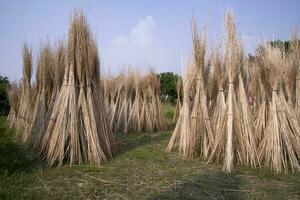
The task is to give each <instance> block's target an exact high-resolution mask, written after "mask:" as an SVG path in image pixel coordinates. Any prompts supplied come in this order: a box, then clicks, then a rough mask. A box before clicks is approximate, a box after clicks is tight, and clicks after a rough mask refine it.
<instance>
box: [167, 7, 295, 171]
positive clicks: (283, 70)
mask: <svg viewBox="0 0 300 200" xmlns="http://www.w3.org/2000/svg"><path fill="white" fill-rule="evenodd" d="M192 28H193V53H192V56H191V58H190V59H188V61H187V67H186V71H185V72H184V73H183V78H182V81H183V84H182V85H183V87H182V88H183V101H182V107H181V110H180V114H179V118H178V121H177V125H176V128H175V130H174V132H173V135H172V137H171V139H170V142H169V144H168V146H167V149H166V150H167V151H168V152H169V151H171V150H174V149H175V150H178V151H179V153H180V154H181V155H182V156H183V157H184V158H187V159H191V158H193V157H196V156H200V157H202V158H203V159H204V160H206V161H207V162H216V163H222V164H223V170H224V171H226V172H231V171H232V170H233V168H234V165H235V164H239V165H247V166H251V167H266V168H269V169H271V170H273V171H274V172H276V173H280V172H285V173H287V172H288V171H292V172H299V171H300V167H299V159H300V126H299V114H300V113H299V105H300V104H299V102H300V101H299V91H300V89H299V88H300V81H299V74H300V65H299V64H300V62H299V58H300V57H299V56H300V48H299V47H300V46H299V43H300V42H299V40H298V37H297V34H296V32H294V33H293V34H292V39H291V46H290V50H289V51H286V50H283V49H280V48H279V47H276V46H271V44H267V45H263V46H261V47H262V48H259V50H258V51H257V52H256V55H255V56H254V58H252V59H250V58H247V57H246V56H245V55H244V52H243V48H242V44H241V42H240V39H239V38H238V35H237V32H236V27H235V22H234V16H233V13H232V11H228V12H227V13H226V16H225V29H226V32H225V37H224V38H225V40H224V47H223V48H222V49H223V52H224V53H223V54H221V53H220V49H219V48H214V49H213V50H212V52H211V55H210V56H208V57H209V59H208V60H209V62H207V60H206V59H205V49H206V43H205V41H206V36H205V33H203V34H202V35H201V36H199V34H198V32H197V28H196V26H195V22H194V21H193V27H192ZM199 38H201V39H199ZM204 74H205V75H206V76H208V78H205V77H204Z"/></svg>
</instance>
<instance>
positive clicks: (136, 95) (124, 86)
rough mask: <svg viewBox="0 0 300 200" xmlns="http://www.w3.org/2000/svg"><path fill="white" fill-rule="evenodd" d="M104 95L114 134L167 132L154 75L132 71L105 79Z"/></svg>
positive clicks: (157, 83) (158, 84)
mask: <svg viewBox="0 0 300 200" xmlns="http://www.w3.org/2000/svg"><path fill="white" fill-rule="evenodd" d="M102 85H103V91H104V97H105V99H106V103H107V107H108V108H109V113H110V126H111V128H112V130H113V131H114V132H123V133H130V132H142V131H143V132H145V131H146V132H153V131H163V130H165V129H166V123H165V119H164V116H163V113H162V107H161V102H160V83H159V80H158V78H157V77H156V75H155V74H154V73H153V72H149V73H147V74H146V75H142V74H141V73H139V72H137V71H135V70H133V69H131V70H128V71H127V72H123V73H121V74H120V75H118V76H117V77H111V76H109V75H107V76H106V77H105V78H104V79H103V84H102Z"/></svg>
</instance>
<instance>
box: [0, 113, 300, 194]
mask: <svg viewBox="0 0 300 200" xmlns="http://www.w3.org/2000/svg"><path fill="white" fill-rule="evenodd" d="M4 121H5V118H3V117H2V118H0V199H138V200H140V199H178V200H181V199H299V198H300V175H299V174H289V175H284V174H280V175H274V174H273V173H270V171H267V170H257V169H256V170H253V169H248V168H246V167H237V168H236V169H235V171H234V172H233V173H232V174H226V173H224V172H222V171H221V168H220V166H218V165H205V163H203V162H201V161H200V160H198V159H195V160H192V161H187V160H183V159H181V158H180V157H179V156H178V155H177V154H175V153H165V152H164V150H165V147H166V144H167V142H168V140H169V139H170V136H171V131H169V132H164V133H156V134H142V133H140V134H129V135H122V134H117V135H115V137H116V140H117V145H118V152H117V154H116V155H115V157H114V158H113V159H112V160H111V161H108V162H105V163H103V165H101V166H100V167H95V166H90V165H81V166H72V167H70V166H68V165H65V166H63V167H48V166H47V165H46V163H45V162H43V161H39V159H38V158H37V157H35V156H34V154H33V153H32V152H30V151H29V150H28V149H26V148H25V147H24V146H22V145H20V144H18V143H16V142H14V139H13V131H11V130H8V129H6V128H5V127H4Z"/></svg>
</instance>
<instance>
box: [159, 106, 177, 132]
mask: <svg viewBox="0 0 300 200" xmlns="http://www.w3.org/2000/svg"><path fill="white" fill-rule="evenodd" d="M162 108H163V113H164V116H165V119H166V122H167V125H168V130H172V129H173V128H174V127H175V125H176V122H174V121H173V116H174V113H175V106H174V105H173V104H171V103H168V102H164V103H163V104H162Z"/></svg>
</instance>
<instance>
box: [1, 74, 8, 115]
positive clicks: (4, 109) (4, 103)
mask: <svg viewBox="0 0 300 200" xmlns="http://www.w3.org/2000/svg"><path fill="white" fill-rule="evenodd" d="M8 85H9V81H8V77H6V76H0V115H3V114H4V115H7V114H8V112H9V108H10V106H9V103H8V96H7V87H8Z"/></svg>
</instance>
